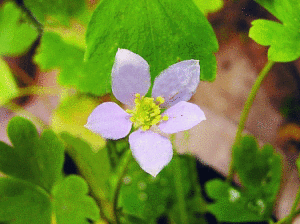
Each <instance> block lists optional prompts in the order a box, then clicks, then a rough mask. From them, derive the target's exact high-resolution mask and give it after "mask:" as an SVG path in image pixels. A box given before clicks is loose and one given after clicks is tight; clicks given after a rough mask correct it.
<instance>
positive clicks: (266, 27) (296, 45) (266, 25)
mask: <svg viewBox="0 0 300 224" xmlns="http://www.w3.org/2000/svg"><path fill="white" fill-rule="evenodd" d="M256 2H258V3H259V4H261V5H262V6H263V7H265V8H266V9H267V10H268V11H269V12H271V13H272V14H273V15H274V16H276V17H277V19H279V20H280V21H281V23H278V22H274V21H269V20H263V19H258V20H254V21H253V22H252V25H253V26H252V27H251V29H250V31H249V37H251V38H252V39H253V40H254V41H256V42H257V43H259V44H261V45H264V46H270V48H269V51H268V58H269V59H270V60H272V61H276V62H289V61H294V60H296V59H298V58H299V57H300V13H299V11H300V3H299V1H298V0H268V1H265V0H256Z"/></svg>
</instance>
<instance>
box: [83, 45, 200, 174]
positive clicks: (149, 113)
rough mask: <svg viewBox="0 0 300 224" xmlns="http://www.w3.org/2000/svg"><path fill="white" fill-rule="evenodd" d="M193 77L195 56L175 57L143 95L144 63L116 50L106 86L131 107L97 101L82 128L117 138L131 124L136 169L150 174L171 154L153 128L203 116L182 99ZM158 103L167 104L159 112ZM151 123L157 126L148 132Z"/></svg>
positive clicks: (171, 128) (167, 128)
mask: <svg viewBox="0 0 300 224" xmlns="http://www.w3.org/2000/svg"><path fill="white" fill-rule="evenodd" d="M199 77H200V65H199V61H198V60H186V61H181V62H178V63H176V64H174V65H172V66H170V67H169V68H167V69H166V70H164V71H163V72H162V73H161V74H160V75H159V76H158V77H157V78H155V81H154V86H153V89H152V97H153V98H150V97H144V96H145V94H146V93H147V92H148V90H149V88H150V83H151V81H150V73H149V65H148V63H147V62H146V61H145V60H144V59H143V58H142V57H141V56H139V55H137V54H135V53H133V52H131V51H129V50H126V49H119V50H118V52H117V54H116V58H115V63H114V66H113V69H112V91H113V94H114V95H115V97H116V98H117V99H118V100H119V101H120V102H122V103H124V104H126V105H128V106H129V107H130V108H131V109H130V110H129V109H128V110H126V111H124V110H123V109H122V108H121V107H120V106H118V105H117V104H116V103H112V102H107V103H102V104H100V105H99V106H98V107H97V108H96V109H95V110H94V111H93V112H92V113H91V115H90V116H89V118H88V121H87V124H86V125H85V127H86V128H88V129H90V130H92V131H94V132H97V133H99V134H100V135H102V136H103V137H104V138H108V139H120V138H124V137H125V136H126V135H128V134H129V132H130V130H131V128H132V124H133V126H134V127H135V129H136V130H135V131H134V132H133V133H131V134H130V136H129V143H130V148H131V150H132V154H133V156H134V157H135V159H136V160H137V161H138V163H139V165H140V166H141V168H142V169H143V170H145V171H146V172H147V173H149V174H151V175H152V176H154V177H155V176H156V175H157V174H158V173H159V172H160V171H161V170H162V169H163V167H164V166H166V165H167V164H168V163H169V162H170V161H171V159H172V156H173V150H172V144H171V142H170V140H169V139H168V138H166V137H164V136H162V135H160V134H159V133H158V132H161V133H166V134H173V133H176V132H179V131H184V130H188V129H190V128H192V127H194V126H195V125H197V124H199V123H200V122H201V121H203V120H205V119H206V118H205V115H204V113H203V111H202V110H201V109H200V108H199V107H198V106H197V105H195V104H192V103H188V102H186V101H188V100H189V99H190V98H191V96H192V95H193V94H194V93H195V91H196V88H197V86H198V84H199ZM154 98H156V100H154ZM164 108H168V109H166V110H165V111H164V112H163V113H161V109H164ZM152 126H153V127H156V129H157V130H158V131H152V130H151V129H153V128H151V127H152ZM150 128H151V129H150Z"/></svg>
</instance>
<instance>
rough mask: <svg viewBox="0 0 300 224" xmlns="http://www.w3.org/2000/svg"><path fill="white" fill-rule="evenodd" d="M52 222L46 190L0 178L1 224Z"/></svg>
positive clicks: (16, 180)
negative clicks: (3, 223)
mask: <svg viewBox="0 0 300 224" xmlns="http://www.w3.org/2000/svg"><path fill="white" fill-rule="evenodd" d="M14 165H15V166H16V167H17V165H16V164H14ZM50 220H51V203H50V199H49V196H48V195H47V194H46V192H45V191H44V190H42V189H41V188H39V187H38V186H36V185H32V184H30V183H29V182H25V181H21V180H18V179H14V178H0V222H1V223H2V222H5V223H7V222H9V223H13V224H24V223H43V224H50V223H51V222H50Z"/></svg>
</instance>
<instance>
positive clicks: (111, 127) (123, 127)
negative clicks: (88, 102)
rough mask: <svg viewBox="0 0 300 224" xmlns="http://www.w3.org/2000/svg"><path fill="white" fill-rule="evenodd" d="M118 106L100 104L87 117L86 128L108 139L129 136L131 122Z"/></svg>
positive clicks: (108, 103)
mask: <svg viewBox="0 0 300 224" xmlns="http://www.w3.org/2000/svg"><path fill="white" fill-rule="evenodd" d="M129 118H130V115H129V114H127V113H126V112H125V111H124V110H123V109H122V108H121V107H120V106H119V105H117V104H116V103H112V102H107V103H102V104H100V105H99V106H98V107H96V108H95V110H93V112H92V113H91V114H90V116H89V117H88V121H87V124H86V125H85V127H86V128H88V129H90V130H91V131H93V132H96V133H98V134H100V135H102V136H103V137H104V138H108V139H120V138H124V137H125V136H126V135H128V134H129V132H130V130H131V126H132V122H131V121H130V120H129Z"/></svg>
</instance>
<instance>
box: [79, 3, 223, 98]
mask: <svg viewBox="0 0 300 224" xmlns="http://www.w3.org/2000/svg"><path fill="white" fill-rule="evenodd" d="M86 43H87V51H86V54H85V59H86V60H87V63H88V65H87V66H88V67H91V68H93V69H90V72H89V74H88V78H85V80H84V82H86V83H89V84H90V86H91V87H92V86H94V88H93V89H90V90H91V92H92V93H94V94H98V95H99V94H103V93H105V92H106V91H111V90H110V88H111V87H110V85H111V84H110V82H111V69H112V66H113V63H114V58H115V55H116V52H117V49H118V48H125V49H128V50H131V51H132V52H134V53H137V54H139V55H141V56H142V57H143V58H144V59H145V60H146V61H147V62H148V63H149V65H150V68H151V77H152V81H153V80H154V78H155V77H156V76H157V75H159V73H160V72H161V71H163V70H164V69H166V68H167V67H168V66H170V65H172V64H174V63H176V62H178V60H188V59H199V60H200V65H201V77H200V78H201V80H205V81H213V80H214V79H215V77H216V59H215V56H214V54H213V53H214V52H216V51H217V50H218V43H217V39H216V36H215V34H214V32H213V29H212V27H211V25H210V24H209V22H208V21H207V19H206V18H205V17H204V15H203V14H202V13H201V12H200V11H199V10H198V9H197V7H196V6H195V4H194V3H193V2H192V0H184V1H182V0H164V1H158V0H154V1H140V0H132V1H121V0H103V1H102V2H101V3H100V4H99V6H98V8H97V9H96V10H95V12H94V14H93V16H92V18H91V21H90V23H89V26H88V29H87V35H86Z"/></svg>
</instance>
